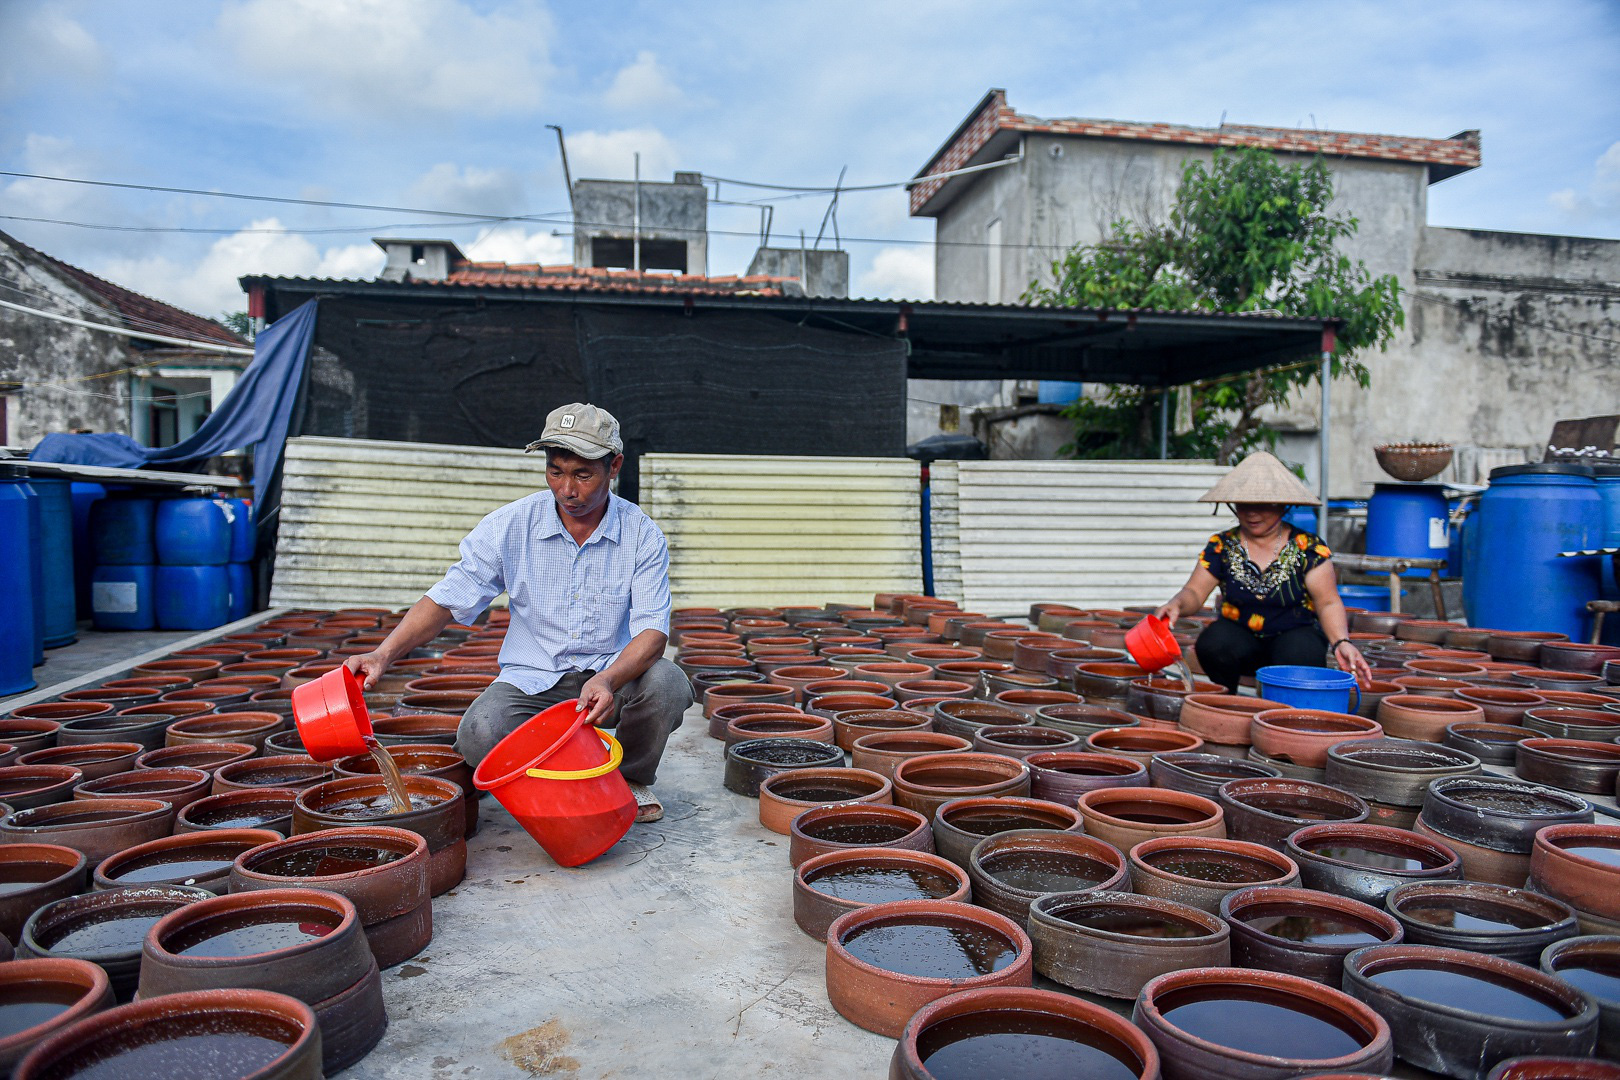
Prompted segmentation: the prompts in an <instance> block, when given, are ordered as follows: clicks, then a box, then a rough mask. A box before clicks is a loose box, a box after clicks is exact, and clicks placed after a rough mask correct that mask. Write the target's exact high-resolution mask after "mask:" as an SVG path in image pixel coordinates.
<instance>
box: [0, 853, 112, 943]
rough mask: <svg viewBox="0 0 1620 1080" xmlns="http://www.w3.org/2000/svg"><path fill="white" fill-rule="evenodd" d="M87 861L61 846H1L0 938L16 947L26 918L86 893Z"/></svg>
mask: <svg viewBox="0 0 1620 1080" xmlns="http://www.w3.org/2000/svg"><path fill="white" fill-rule="evenodd" d="M89 875H90V860H89V858H87V857H86V856H85V854H84V852H82V851H78V850H76V849H74V848H70V847H64V846H63V845H61V844H32V843H23V842H20V841H14V842H11V843H5V844H0V884H3V885H4V890H3V891H0V937H3V938H5V939H6V940H7V941H8V942H11V943H13V944H14V943H16V942H17V940H18V937H19V935H20V934H21V932H22V927H23V923H25V922H27V921H28V917H29V916H30V915H32V914H33V913H34V912H36V911H38V910H39V909H40V908H42V907H44V906H45V905H46V904H50V903H53V902H55V901H57V900H61V899H63V898H65V897H69V896H75V895H77V894H78V893H81V892H83V891H84V890H85V887H86V885H87V884H88V882H89Z"/></svg>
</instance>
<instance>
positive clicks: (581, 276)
mask: <svg viewBox="0 0 1620 1080" xmlns="http://www.w3.org/2000/svg"><path fill="white" fill-rule="evenodd" d="M415 284H421V285H441V286H444V287H447V288H455V287H458V286H464V287H477V288H489V287H492V286H493V287H497V288H510V289H547V290H569V291H592V290H596V291H612V292H641V293H673V294H680V295H686V296H718V295H723V294H726V293H750V294H754V295H762V296H787V295H789V291H788V287H789V286H790V285H791V286H792V287H793V288H794V289H797V288H798V285H799V279H798V278H792V277H768V276H765V275H762V274H759V275H755V276H753V277H739V276H737V275H736V274H731V275H728V276H724V277H704V276H702V275H700V274H675V273H667V272H659V271H642V272H641V273H637V272H636V271H634V270H607V269H603V268H602V267H598V266H539V265H536V264H534V263H526V264H524V263H487V262H479V263H475V262H458V263H455V264H454V265H453V266H452V267H451V269H450V274H449V276H448V277H446V278H445V279H444V280H443V281H422V282H415Z"/></svg>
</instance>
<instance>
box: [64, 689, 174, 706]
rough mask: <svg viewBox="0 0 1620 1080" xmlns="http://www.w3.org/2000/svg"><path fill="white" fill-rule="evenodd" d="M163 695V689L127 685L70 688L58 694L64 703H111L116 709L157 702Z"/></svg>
mask: <svg viewBox="0 0 1620 1080" xmlns="http://www.w3.org/2000/svg"><path fill="white" fill-rule="evenodd" d="M161 696H162V691H160V690H153V689H150V688H147V689H142V688H140V687H133V686H131V687H125V688H123V689H111V690H110V689H107V688H106V687H100V686H98V687H96V688H94V689H91V690H69V691H68V692H67V693H65V694H61V695H59V696H58V700H60V701H62V702H63V703H70V702H71V703H76V704H77V703H86V702H88V703H91V704H96V705H111V706H112V707H113V708H114V709H115V710H117V709H121V708H124V707H125V706H130V705H143V704H147V703H155V702H156V701H157V699H158V698H159V697H161Z"/></svg>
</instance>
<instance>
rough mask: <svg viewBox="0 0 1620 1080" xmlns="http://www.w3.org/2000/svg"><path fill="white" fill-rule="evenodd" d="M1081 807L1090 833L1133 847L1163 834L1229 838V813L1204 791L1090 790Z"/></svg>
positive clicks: (1126, 849)
mask: <svg viewBox="0 0 1620 1080" xmlns="http://www.w3.org/2000/svg"><path fill="white" fill-rule="evenodd" d="M1078 807H1079V810H1080V817H1081V819H1082V820H1083V822H1084V825H1085V830H1086V833H1087V835H1090V836H1095V837H1097V838H1098V839H1100V840H1104V841H1106V842H1108V843H1110V844H1113V845H1114V846H1115V847H1117V848H1119V849H1120V850H1121V851H1129V850H1131V848H1133V847H1135V846H1136V845H1137V844H1139V843H1141V842H1142V841H1143V840H1152V839H1155V838H1156V837H1160V836H1214V837H1218V838H1221V839H1225V838H1226V815H1225V813H1224V812H1223V811H1222V810H1221V808H1220V806H1218V805H1217V804H1216V803H1214V802H1213V801H1211V800H1209V799H1206V798H1204V797H1203V796H1201V795H1190V794H1188V793H1186V792H1183V791H1169V790H1166V789H1163V788H1152V787H1115V788H1100V789H1098V790H1096V791H1088V792H1086V793H1085V794H1084V795H1082V796H1080V799H1079V802H1078Z"/></svg>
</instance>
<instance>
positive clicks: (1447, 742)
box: [1440, 722, 1540, 765]
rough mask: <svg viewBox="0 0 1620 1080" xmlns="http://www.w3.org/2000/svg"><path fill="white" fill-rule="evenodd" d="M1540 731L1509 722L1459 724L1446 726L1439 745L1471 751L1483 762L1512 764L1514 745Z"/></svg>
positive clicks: (1514, 756) (1469, 752) (1468, 752)
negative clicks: (1443, 736)
mask: <svg viewBox="0 0 1620 1080" xmlns="http://www.w3.org/2000/svg"><path fill="white" fill-rule="evenodd" d="M1539 734H1540V732H1537V731H1532V730H1531V729H1530V728H1527V727H1515V726H1513V725H1511V724H1478V723H1466V722H1465V723H1459V724H1450V725H1448V726H1447V727H1446V734H1445V738H1443V739H1442V740H1441V743H1440V745H1442V746H1448V747H1451V748H1452V749H1454V750H1461V751H1463V752H1464V753H1467V754H1472V755H1474V756H1475V757H1477V758H1478V759H1479V760H1480V761H1481V762H1482V763H1484V764H1486V765H1512V764H1513V762H1514V759H1515V758H1516V757H1517V755H1518V745H1519V743H1520V742H1522V741H1524V740H1525V739H1533V738H1536V737H1537V736H1538V735H1539Z"/></svg>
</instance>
